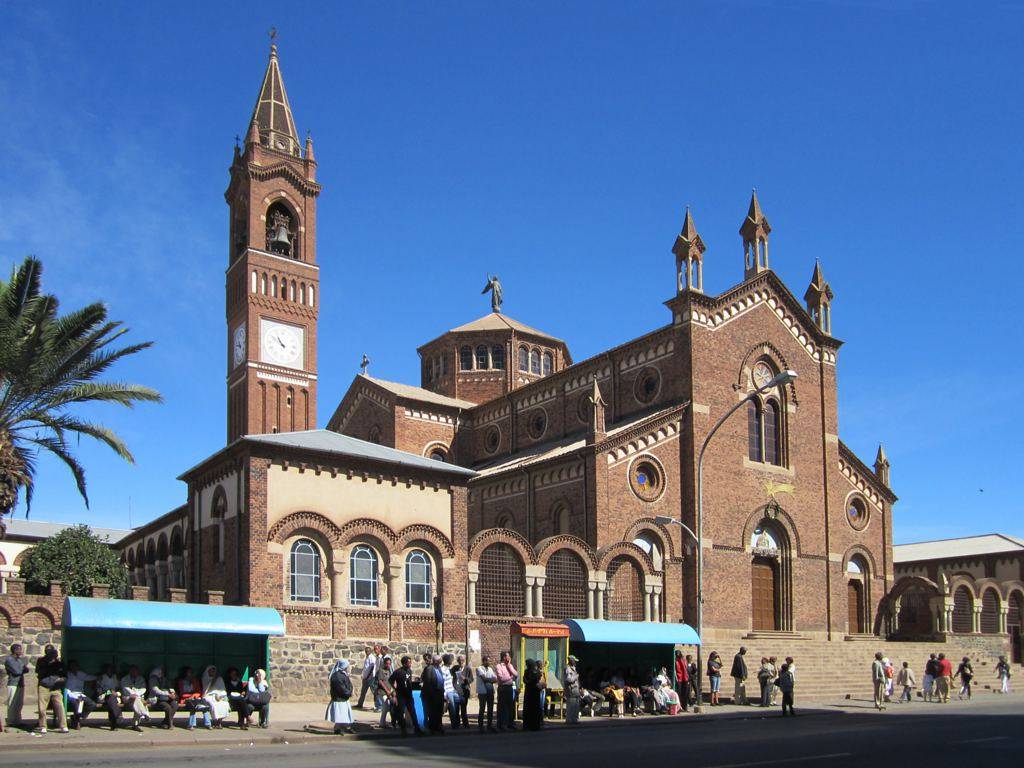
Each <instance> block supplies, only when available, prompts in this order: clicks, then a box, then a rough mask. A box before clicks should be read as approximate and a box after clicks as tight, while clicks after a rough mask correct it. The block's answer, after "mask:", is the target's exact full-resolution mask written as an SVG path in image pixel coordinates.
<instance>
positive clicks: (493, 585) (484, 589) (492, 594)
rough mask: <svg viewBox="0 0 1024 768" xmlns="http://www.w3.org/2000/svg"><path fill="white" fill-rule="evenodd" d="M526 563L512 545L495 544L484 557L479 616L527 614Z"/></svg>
mask: <svg viewBox="0 0 1024 768" xmlns="http://www.w3.org/2000/svg"><path fill="white" fill-rule="evenodd" d="M524 575H525V568H524V566H523V561H522V559H521V558H520V557H519V553H518V552H516V551H515V550H514V549H513V548H512V547H510V546H509V545H508V544H492V545H491V546H489V547H488V548H487V549H485V550H484V551H483V553H482V554H481V555H480V576H479V579H478V581H477V585H476V612H477V613H479V614H480V615H482V616H522V615H523V614H524V613H525V612H526V591H525V588H524Z"/></svg>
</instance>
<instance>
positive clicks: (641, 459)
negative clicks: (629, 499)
mask: <svg viewBox="0 0 1024 768" xmlns="http://www.w3.org/2000/svg"><path fill="white" fill-rule="evenodd" d="M629 487H630V488H632V489H633V493H635V494H636V495H637V498H639V499H641V500H643V501H657V500H658V499H659V498H661V495H662V494H663V493H664V492H665V471H664V470H663V469H662V466H661V462H659V461H658V460H657V459H655V458H654V457H653V456H638V457H637V458H636V459H635V460H634V461H633V463H632V464H631V465H630V467H629Z"/></svg>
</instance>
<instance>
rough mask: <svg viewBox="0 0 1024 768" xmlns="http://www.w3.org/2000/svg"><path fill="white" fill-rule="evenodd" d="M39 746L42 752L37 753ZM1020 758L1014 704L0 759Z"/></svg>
mask: <svg viewBox="0 0 1024 768" xmlns="http://www.w3.org/2000/svg"><path fill="white" fill-rule="evenodd" d="M325 738H328V739H329V738H330V737H325ZM33 744H39V746H40V747H42V746H43V744H42V742H34V743H33ZM257 749H258V754H257V753H256V750H257ZM69 753H70V754H69ZM1021 755H1024V706H1022V702H1021V700H1020V699H1019V698H1017V697H1013V698H1012V699H1006V700H1000V699H995V700H988V701H985V702H984V703H982V702H975V703H972V704H969V705H968V704H962V705H954V704H951V705H948V706H945V707H943V706H940V705H928V704H924V703H920V702H918V703H914V704H911V705H904V706H896V705H893V706H890V708H889V710H888V711H887V712H885V713H876V712H874V711H873V710H871V709H870V708H869V707H868V706H867V705H865V706H864V707H863V708H843V709H842V710H839V711H837V710H836V709H823V710H815V711H807V712H805V713H803V714H801V715H800V716H798V717H796V718H793V719H785V720H783V719H782V718H781V717H779V716H778V714H777V713H776V712H775V711H773V712H772V713H771V714H770V715H769V716H766V717H763V718H755V719H746V720H724V719H723V720H720V721H717V722H715V721H710V722H707V721H706V722H696V721H693V722H689V723H688V722H685V721H682V722H665V721H657V720H650V721H628V720H627V721H623V722H621V723H615V724H613V725H607V726H604V727H585V728H579V729H567V730H561V731H555V730H552V731H548V732H542V733H538V734H523V733H516V734H499V735H485V736H476V735H471V736H466V735H452V736H446V737H444V738H424V739H415V738H413V737H409V738H408V739H402V740H399V739H388V740H381V741H343V740H342V741H340V742H335V741H333V740H328V741H325V742H323V743H313V744H292V745H287V744H280V745H273V746H264V747H259V748H252V747H234V748H230V749H228V748H225V747H223V746H213V745H210V746H208V747H205V748H202V747H200V748H199V749H197V748H196V747H195V746H191V747H188V748H160V749H156V748H150V749H141V750H119V751H113V750H109V751H106V752H99V751H94V750H87V751H79V750H56V751H53V750H44V749H39V750H36V749H31V750H26V751H21V750H18V751H9V750H0V766H7V765H17V766H26V767H27V766H44V765H45V766H52V767H53V768H65V767H66V768H71V767H72V766H73V767H74V768H92V767H94V766H95V767H99V766H110V765H116V766H117V768H136V766H137V767H138V768H143V767H144V768H182V766H189V765H196V766H199V765H203V766H209V765H212V764H215V765H217V766H218V768H221V767H223V768H252V766H254V765H258V766H265V765H273V766H274V767H275V768H321V767H322V768H328V767H330V768H335V767H336V766H347V765H351V766H358V768H377V767H378V766H381V767H383V766H394V765H401V764H403V763H407V762H409V761H411V760H415V761H416V762H417V764H418V765H425V766H428V767H430V768H434V767H435V766H436V768H450V766H451V764H452V763H466V764H471V765H474V766H495V767H496V768H503V767H505V766H522V767H523V768H598V767H600V766H606V765H608V766H611V765H614V766H616V768H631V766H634V765H636V764H637V763H639V761H641V760H642V761H643V763H644V764H645V765H681V766H685V768H770V767H771V766H780V768H789V767H790V766H793V768H803V766H808V767H809V768H816V766H819V765H820V766H826V765H827V766H828V768H835V767H842V766H851V768H852V767H853V766H856V768H863V767H864V766H871V765H879V764H880V761H881V763H884V764H886V765H893V766H900V767H901V768H904V767H906V766H918V765H927V766H928V768H943V767H944V766H957V768H962V767H963V766H964V765H995V766H1000V765H1005V766H1011V765H1020V764H1021Z"/></svg>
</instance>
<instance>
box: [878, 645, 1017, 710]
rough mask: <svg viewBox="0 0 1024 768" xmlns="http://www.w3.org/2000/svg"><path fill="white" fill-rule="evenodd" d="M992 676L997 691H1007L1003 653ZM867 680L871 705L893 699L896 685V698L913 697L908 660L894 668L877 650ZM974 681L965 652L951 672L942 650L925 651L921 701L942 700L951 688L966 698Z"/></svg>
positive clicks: (913, 681) (914, 684)
mask: <svg viewBox="0 0 1024 768" xmlns="http://www.w3.org/2000/svg"><path fill="white" fill-rule="evenodd" d="M995 676H996V679H997V680H998V681H999V693H1009V692H1010V676H1011V672H1010V664H1009V663H1008V662H1007V660H1006V657H1005V656H1000V657H999V662H998V663H997V664H996V667H995ZM871 684H872V687H873V689H874V701H875V708H876V709H878V710H883V709H885V707H886V704H888V703H890V702H891V701H892V700H893V696H894V695H895V690H896V688H897V687H898V688H900V689H901V692H900V695H899V699H898V701H899V702H901V703H905V702H911V701H913V700H914V690H915V689H916V688H917V677H916V675H915V674H914V670H913V669H911V667H910V663H909V662H906V661H904V662H903V666H902V667H901V668H900V670H899V671H898V672H896V671H895V670H894V667H893V664H892V662H891V661H889V659H888V658H887V657H886V656H885V655H884V654H883V653H882V652H881V651H879V652H878V653H876V654H875V659H874V661H872V662H871ZM974 685H975V673H974V666H973V665H972V664H971V659H970V657H969V656H964V657H963V658H962V659H961V660H960V663H959V664H958V665H957V668H956V672H954V671H953V663H952V662H951V661H950V660H949V659H947V658H946V654H945V653H932V654H929V656H928V660H927V661H926V662H925V665H924V675H923V676H922V678H921V698H922V699H923V700H924V701H929V702H937V703H942V704H946V703H948V702H949V700H950V698H951V697H952V695H953V691H954V690H955V691H957V698H958V699H959V700H961V701H963V700H964V699H967V700H970V699H971V695H972V690H973V688H974Z"/></svg>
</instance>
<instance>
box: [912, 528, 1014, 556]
mask: <svg viewBox="0 0 1024 768" xmlns="http://www.w3.org/2000/svg"><path fill="white" fill-rule="evenodd" d="M1009 552H1021V553H1024V539H1018V538H1016V537H1015V536H1007V535H1006V534H1003V533H987V534H984V535H982V536H964V537H962V538H959V539H940V540H938V541H919V542H916V543H913V544H897V545H896V546H894V547H893V548H892V559H893V562H894V563H911V562H915V561H917V560H945V559H953V558H962V557H973V556H977V555H995V554H1002V553H1009Z"/></svg>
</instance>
